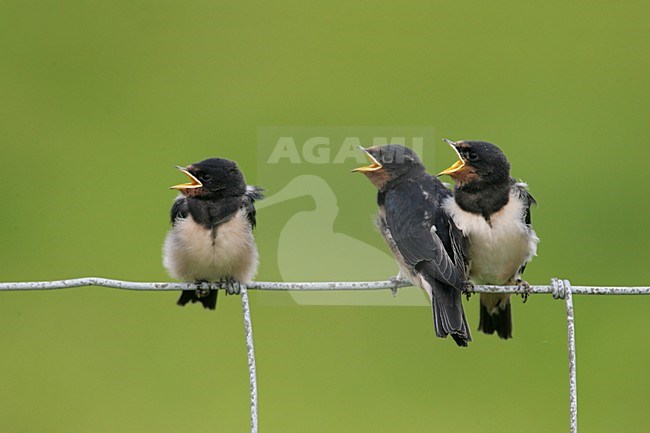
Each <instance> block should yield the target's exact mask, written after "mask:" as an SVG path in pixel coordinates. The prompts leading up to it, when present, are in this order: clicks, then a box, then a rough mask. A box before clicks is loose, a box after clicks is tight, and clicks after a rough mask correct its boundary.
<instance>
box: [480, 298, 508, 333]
mask: <svg viewBox="0 0 650 433" xmlns="http://www.w3.org/2000/svg"><path fill="white" fill-rule="evenodd" d="M478 330H479V331H483V332H485V333H486V334H494V333H495V332H496V333H497V335H498V336H499V337H500V338H503V339H504V340H507V339H508V338H512V308H511V306H510V295H505V296H504V295H499V294H485V293H484V294H481V307H480V321H479V325H478Z"/></svg>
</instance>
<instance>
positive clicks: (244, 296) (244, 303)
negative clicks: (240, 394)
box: [241, 286, 257, 433]
mask: <svg viewBox="0 0 650 433" xmlns="http://www.w3.org/2000/svg"><path fill="white" fill-rule="evenodd" d="M241 308H242V313H243V314H244V334H245V335H246V353H247V356H248V380H249V382H250V394H251V433H257V371H256V368H255V346H254V344H253V322H252V320H251V309H250V304H249V302H248V291H247V290H246V286H242V288H241Z"/></svg>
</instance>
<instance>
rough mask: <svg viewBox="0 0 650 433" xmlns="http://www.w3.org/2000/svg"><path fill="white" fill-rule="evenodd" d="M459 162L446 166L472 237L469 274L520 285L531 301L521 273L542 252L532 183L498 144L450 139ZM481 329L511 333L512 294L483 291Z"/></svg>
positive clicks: (480, 280) (453, 206)
mask: <svg viewBox="0 0 650 433" xmlns="http://www.w3.org/2000/svg"><path fill="white" fill-rule="evenodd" d="M445 142H447V144H449V145H450V146H451V147H452V148H453V149H454V151H455V152H456V154H457V155H458V161H457V162H455V163H454V164H453V165H452V166H451V167H449V168H448V169H446V170H444V171H442V172H441V173H440V175H444V174H446V175H449V176H450V177H451V178H452V179H454V181H455V187H454V197H453V198H452V197H449V198H447V199H446V201H445V203H444V207H445V209H446V211H447V212H448V213H449V214H450V215H451V216H452V217H453V219H454V221H455V223H456V225H457V226H458V228H460V229H461V230H462V231H463V233H464V234H465V235H466V236H467V237H468V238H469V241H470V252H469V257H470V262H469V275H470V278H471V280H472V282H473V283H475V284H490V285H515V284H516V285H519V286H520V287H521V288H522V290H523V295H522V296H524V301H525V300H526V296H527V292H526V289H527V288H528V283H526V282H525V281H523V280H522V279H521V278H520V277H521V274H522V273H523V271H524V268H525V267H526V263H528V262H529V261H530V260H531V259H532V258H533V256H534V255H535V254H536V252H537V243H538V242H539V238H538V237H537V235H536V234H535V231H534V230H533V228H532V225H531V218H530V207H531V205H533V204H535V203H536V202H535V199H533V197H532V196H531V195H530V194H529V193H528V191H527V185H526V184H524V183H521V182H516V181H515V180H514V179H513V178H512V177H510V163H509V162H508V159H507V158H506V156H505V155H504V153H503V152H502V151H501V149H499V148H498V147H497V146H495V145H494V144H491V143H486V142H483V141H456V142H454V141H450V140H446V139H445ZM480 303H481V309H480V322H479V328H478V329H479V330H480V331H483V332H485V333H486V334H493V333H494V332H496V333H497V334H498V335H499V337H501V338H503V339H507V338H512V313H511V307H510V295H509V294H493V293H490V294H487V293H483V294H481V302H480Z"/></svg>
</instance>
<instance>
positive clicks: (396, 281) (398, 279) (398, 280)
mask: <svg viewBox="0 0 650 433" xmlns="http://www.w3.org/2000/svg"><path fill="white" fill-rule="evenodd" d="M388 280H389V281H390V282H391V283H392V284H393V287H391V288H390V292H391V293H392V294H393V297H396V296H397V289H399V285H400V283H401V282H402V274H401V272H400V273H399V274H397V275H396V276H394V277H390V278H389V279H388Z"/></svg>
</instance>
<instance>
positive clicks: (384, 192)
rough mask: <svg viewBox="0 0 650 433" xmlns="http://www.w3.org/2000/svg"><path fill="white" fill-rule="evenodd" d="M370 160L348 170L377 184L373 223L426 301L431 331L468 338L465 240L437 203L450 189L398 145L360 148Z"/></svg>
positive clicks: (462, 342) (457, 338)
mask: <svg viewBox="0 0 650 433" xmlns="http://www.w3.org/2000/svg"><path fill="white" fill-rule="evenodd" d="M361 150H363V151H364V152H365V154H366V155H367V157H368V159H369V160H370V162H371V164H370V165H368V166H365V167H359V168H356V169H354V170H353V171H356V172H360V173H363V174H365V175H366V177H368V179H369V180H370V182H372V184H373V185H375V187H377V189H378V191H379V192H378V195H377V202H378V205H379V212H378V213H377V217H376V220H375V222H376V224H377V227H378V228H379V230H380V232H381V233H382V235H383V236H384V239H385V240H386V243H387V244H388V246H389V248H390V250H391V251H392V253H393V255H394V256H395V259H396V260H397V263H398V264H399V268H400V275H401V276H403V277H405V278H407V279H408V280H409V281H410V282H411V283H412V284H413V285H415V286H418V287H420V288H422V289H423V290H424V291H425V292H426V293H427V294H428V295H429V298H430V300H431V306H432V309H433V323H434V327H435V331H436V335H437V336H438V337H441V338H445V337H447V335H451V336H452V338H453V339H454V340H455V341H456V344H458V345H459V346H467V344H468V343H469V342H470V341H471V340H472V338H471V336H470V332H469V327H468V326H467V319H466V318H465V312H464V311H463V304H462V291H464V290H465V289H466V288H467V284H468V280H467V276H466V254H467V248H468V245H467V241H466V239H465V237H464V236H463V234H462V232H461V231H460V230H459V229H458V228H457V227H456V225H455V224H454V221H453V220H452V219H451V216H450V215H449V214H448V213H447V212H446V211H445V210H444V208H443V207H442V202H443V201H444V200H445V199H446V198H449V197H451V192H450V191H449V190H448V189H446V188H445V187H444V186H443V184H442V182H440V180H439V179H438V178H437V177H435V176H431V175H430V174H428V173H427V172H426V171H425V168H424V165H423V164H422V162H421V161H420V158H419V157H418V155H417V154H416V153H415V152H413V151H412V150H411V149H408V148H406V147H404V146H400V145H396V144H390V145H387V146H380V147H371V148H368V149H364V148H361Z"/></svg>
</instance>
